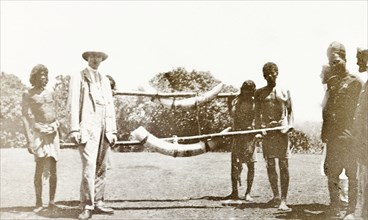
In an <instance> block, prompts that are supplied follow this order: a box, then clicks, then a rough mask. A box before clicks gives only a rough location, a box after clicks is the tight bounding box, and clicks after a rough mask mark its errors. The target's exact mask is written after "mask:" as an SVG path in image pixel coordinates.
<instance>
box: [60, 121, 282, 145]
mask: <svg viewBox="0 0 368 220" xmlns="http://www.w3.org/2000/svg"><path fill="white" fill-rule="evenodd" d="M283 129H285V127H283V126H280V127H274V128H262V129H254V130H244V131H229V132H226V133H213V134H202V135H194V136H184V137H170V138H160V140H164V141H168V142H172V141H174V140H175V141H178V142H183V141H189V140H207V139H211V138H217V137H228V136H237V135H243V134H252V133H261V132H264V131H265V132H267V131H277V130H283ZM141 144H142V143H141V141H117V142H116V143H115V146H117V145H141ZM76 146H77V145H76V144H73V143H62V144H61V147H62V148H68V147H76Z"/></svg>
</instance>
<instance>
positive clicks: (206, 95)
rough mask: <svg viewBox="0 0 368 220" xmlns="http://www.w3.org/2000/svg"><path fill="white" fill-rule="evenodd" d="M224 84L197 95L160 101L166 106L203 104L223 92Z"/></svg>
mask: <svg viewBox="0 0 368 220" xmlns="http://www.w3.org/2000/svg"><path fill="white" fill-rule="evenodd" d="M223 86H224V84H223V83H219V84H218V85H217V86H215V87H213V89H211V90H210V91H208V92H206V93H204V94H202V95H200V96H197V97H191V98H186V99H181V100H175V99H172V98H160V99H159V101H160V103H161V104H163V105H164V106H166V107H192V106H195V105H201V104H203V103H205V102H209V101H211V100H213V99H214V98H216V96H217V95H218V94H219V93H220V92H221V90H222V87H223Z"/></svg>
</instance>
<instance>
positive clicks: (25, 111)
mask: <svg viewBox="0 0 368 220" xmlns="http://www.w3.org/2000/svg"><path fill="white" fill-rule="evenodd" d="M29 109H30V107H29V94H28V92H26V93H24V94H23V97H22V116H21V118H22V121H23V124H24V130H25V134H26V138H27V144H28V146H27V147H28V152H29V153H31V154H34V149H35V143H34V140H33V135H32V132H31V125H30V124H31V119H30V117H29Z"/></svg>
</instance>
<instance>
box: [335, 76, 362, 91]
mask: <svg viewBox="0 0 368 220" xmlns="http://www.w3.org/2000/svg"><path fill="white" fill-rule="evenodd" d="M362 85H363V82H362V80H361V79H360V78H359V77H357V76H355V75H353V74H351V73H348V74H347V75H346V76H345V77H344V78H342V79H341V83H340V90H341V89H344V88H347V87H351V86H353V87H359V88H361V87H362Z"/></svg>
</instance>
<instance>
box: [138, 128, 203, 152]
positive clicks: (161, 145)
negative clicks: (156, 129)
mask: <svg viewBox="0 0 368 220" xmlns="http://www.w3.org/2000/svg"><path fill="white" fill-rule="evenodd" d="M131 134H132V136H134V137H135V138H136V139H137V140H138V141H142V142H144V143H142V144H143V145H144V146H145V147H147V148H149V149H152V150H154V151H155V152H158V153H160V154H164V155H167V156H172V157H192V156H197V155H200V154H203V153H206V152H207V149H206V144H205V142H203V141H199V142H197V143H194V144H178V143H169V142H167V141H164V140H160V139H159V138H157V137H155V136H154V135H152V134H151V133H149V132H148V131H147V130H146V129H145V128H144V127H142V126H141V127H139V128H137V129H136V130H134V131H133V132H132V133H131Z"/></svg>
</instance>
